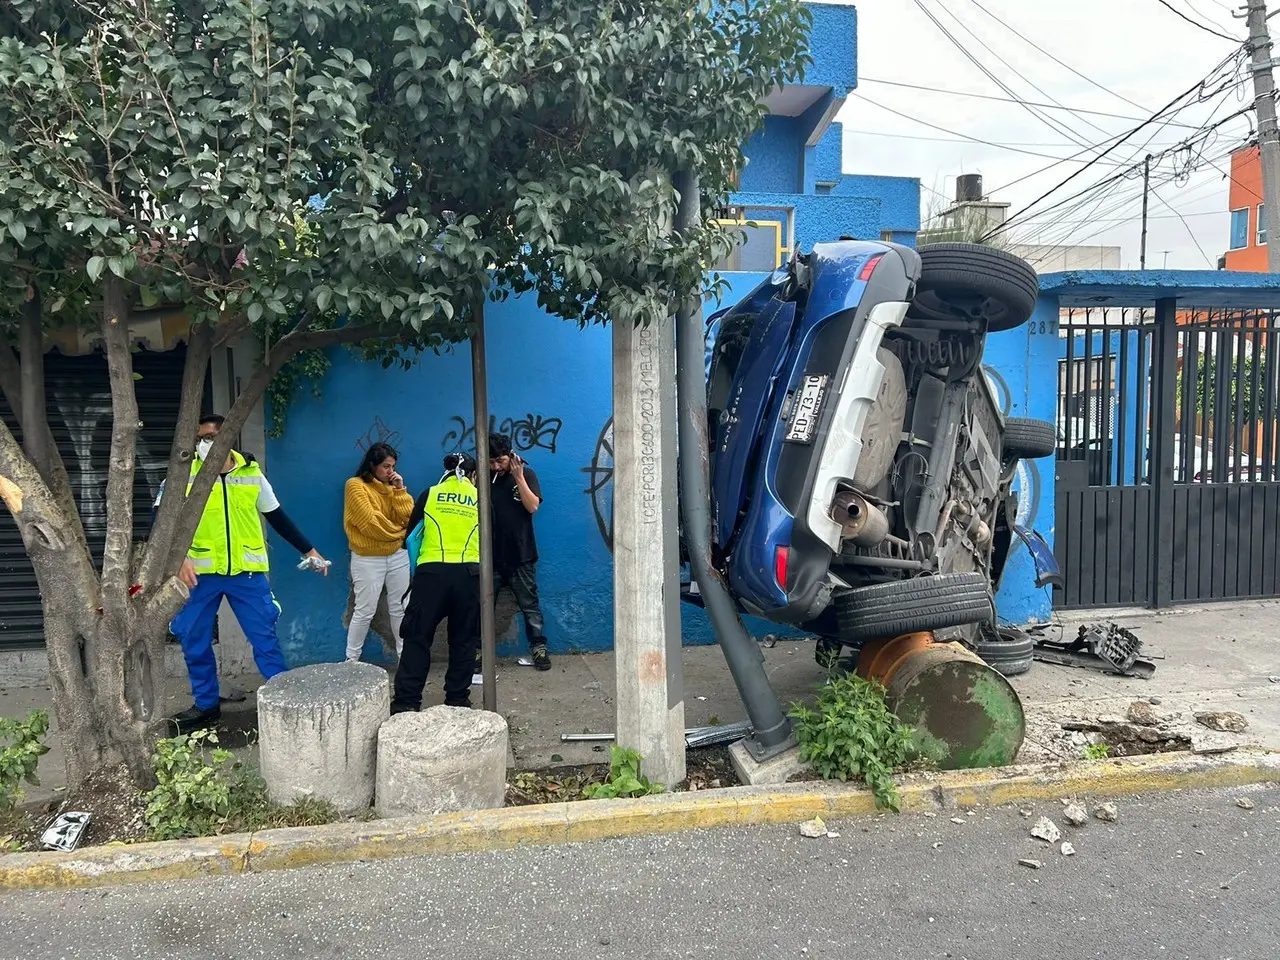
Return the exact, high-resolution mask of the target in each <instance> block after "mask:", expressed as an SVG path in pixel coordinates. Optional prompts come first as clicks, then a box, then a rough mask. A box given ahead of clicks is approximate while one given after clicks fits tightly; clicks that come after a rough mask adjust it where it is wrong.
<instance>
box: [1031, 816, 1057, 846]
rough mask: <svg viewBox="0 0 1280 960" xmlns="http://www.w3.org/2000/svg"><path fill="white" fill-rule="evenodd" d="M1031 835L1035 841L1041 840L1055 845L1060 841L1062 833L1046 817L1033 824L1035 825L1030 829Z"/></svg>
mask: <svg viewBox="0 0 1280 960" xmlns="http://www.w3.org/2000/svg"><path fill="white" fill-rule="evenodd" d="M1031 835H1032V836H1033V837H1035V838H1036V839H1037V840H1043V841H1044V842H1045V843H1057V842H1058V841H1059V840H1061V839H1062V831H1061V830H1059V829H1058V825H1057V824H1056V823H1054V822H1053V821H1052V820H1050V819H1049V818H1048V817H1041V818H1040V819H1039V820H1037V821H1036V822H1035V825H1034V826H1033V827H1032V828H1031Z"/></svg>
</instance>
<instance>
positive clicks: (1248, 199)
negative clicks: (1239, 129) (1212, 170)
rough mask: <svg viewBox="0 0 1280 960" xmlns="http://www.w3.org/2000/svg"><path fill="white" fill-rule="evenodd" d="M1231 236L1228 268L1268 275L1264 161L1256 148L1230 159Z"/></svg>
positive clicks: (1241, 151) (1236, 154)
mask: <svg viewBox="0 0 1280 960" xmlns="http://www.w3.org/2000/svg"><path fill="white" fill-rule="evenodd" d="M1230 209H1231V236H1230V241H1229V243H1228V250H1227V256H1226V268H1227V269H1228V270H1247V271H1251V272H1253V273H1266V272H1267V227H1266V224H1265V223H1264V222H1263V219H1262V214H1263V209H1262V160H1261V158H1260V157H1259V155H1258V148H1257V146H1256V145H1255V146H1252V147H1245V148H1244V149H1243V150H1237V151H1236V152H1235V153H1233V154H1232V155H1231V193H1230Z"/></svg>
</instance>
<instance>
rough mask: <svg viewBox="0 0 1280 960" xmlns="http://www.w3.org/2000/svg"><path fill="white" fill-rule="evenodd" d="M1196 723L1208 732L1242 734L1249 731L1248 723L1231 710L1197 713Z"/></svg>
mask: <svg viewBox="0 0 1280 960" xmlns="http://www.w3.org/2000/svg"><path fill="white" fill-rule="evenodd" d="M1195 716H1196V723H1198V724H1200V726H1202V727H1208V728H1209V729H1210V730H1219V731H1221V732H1223V733H1244V732H1245V731H1246V730H1248V729H1249V721H1248V720H1246V719H1245V718H1244V717H1243V716H1241V715H1240V714H1238V713H1236V712H1235V711H1233V710H1206V711H1204V712H1203V713H1197V714H1196V715H1195Z"/></svg>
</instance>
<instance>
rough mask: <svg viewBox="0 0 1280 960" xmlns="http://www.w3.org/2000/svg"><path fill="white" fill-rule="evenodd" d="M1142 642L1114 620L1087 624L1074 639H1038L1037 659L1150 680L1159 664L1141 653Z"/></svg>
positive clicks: (1043, 661)
mask: <svg viewBox="0 0 1280 960" xmlns="http://www.w3.org/2000/svg"><path fill="white" fill-rule="evenodd" d="M1141 650H1142V641H1141V640H1140V639H1139V638H1138V636H1137V634H1135V633H1134V632H1133V631H1132V630H1128V629H1126V628H1124V627H1122V626H1120V624H1118V623H1113V622H1110V621H1107V622H1104V623H1095V624H1083V625H1082V626H1081V627H1080V632H1079V634H1077V635H1076V638H1075V639H1074V640H1071V641H1069V642H1065V643H1064V642H1061V641H1057V640H1045V639H1041V640H1037V641H1036V646H1035V654H1034V656H1035V659H1037V660H1039V661H1041V662H1042V663H1056V664H1059V665H1061V666H1065V667H1085V668H1087V669H1090V670H1100V671H1102V672H1103V673H1114V674H1119V675H1120V676H1122V677H1139V678H1141V679H1144V680H1146V679H1148V678H1150V677H1151V676H1152V675H1153V674H1154V673H1155V672H1156V665H1155V664H1154V663H1153V662H1152V661H1150V660H1147V659H1144V658H1142V657H1140V656H1139V655H1138V654H1139V652H1140V651H1141Z"/></svg>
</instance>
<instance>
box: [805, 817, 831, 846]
mask: <svg viewBox="0 0 1280 960" xmlns="http://www.w3.org/2000/svg"><path fill="white" fill-rule="evenodd" d="M826 835H827V825H826V824H825V823H823V822H822V818H821V817H814V818H813V819H812V820H806V821H805V822H804V823H802V824H800V836H802V837H805V838H806V839H809V840H817V839H818V838H820V837H825V836H826Z"/></svg>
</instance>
